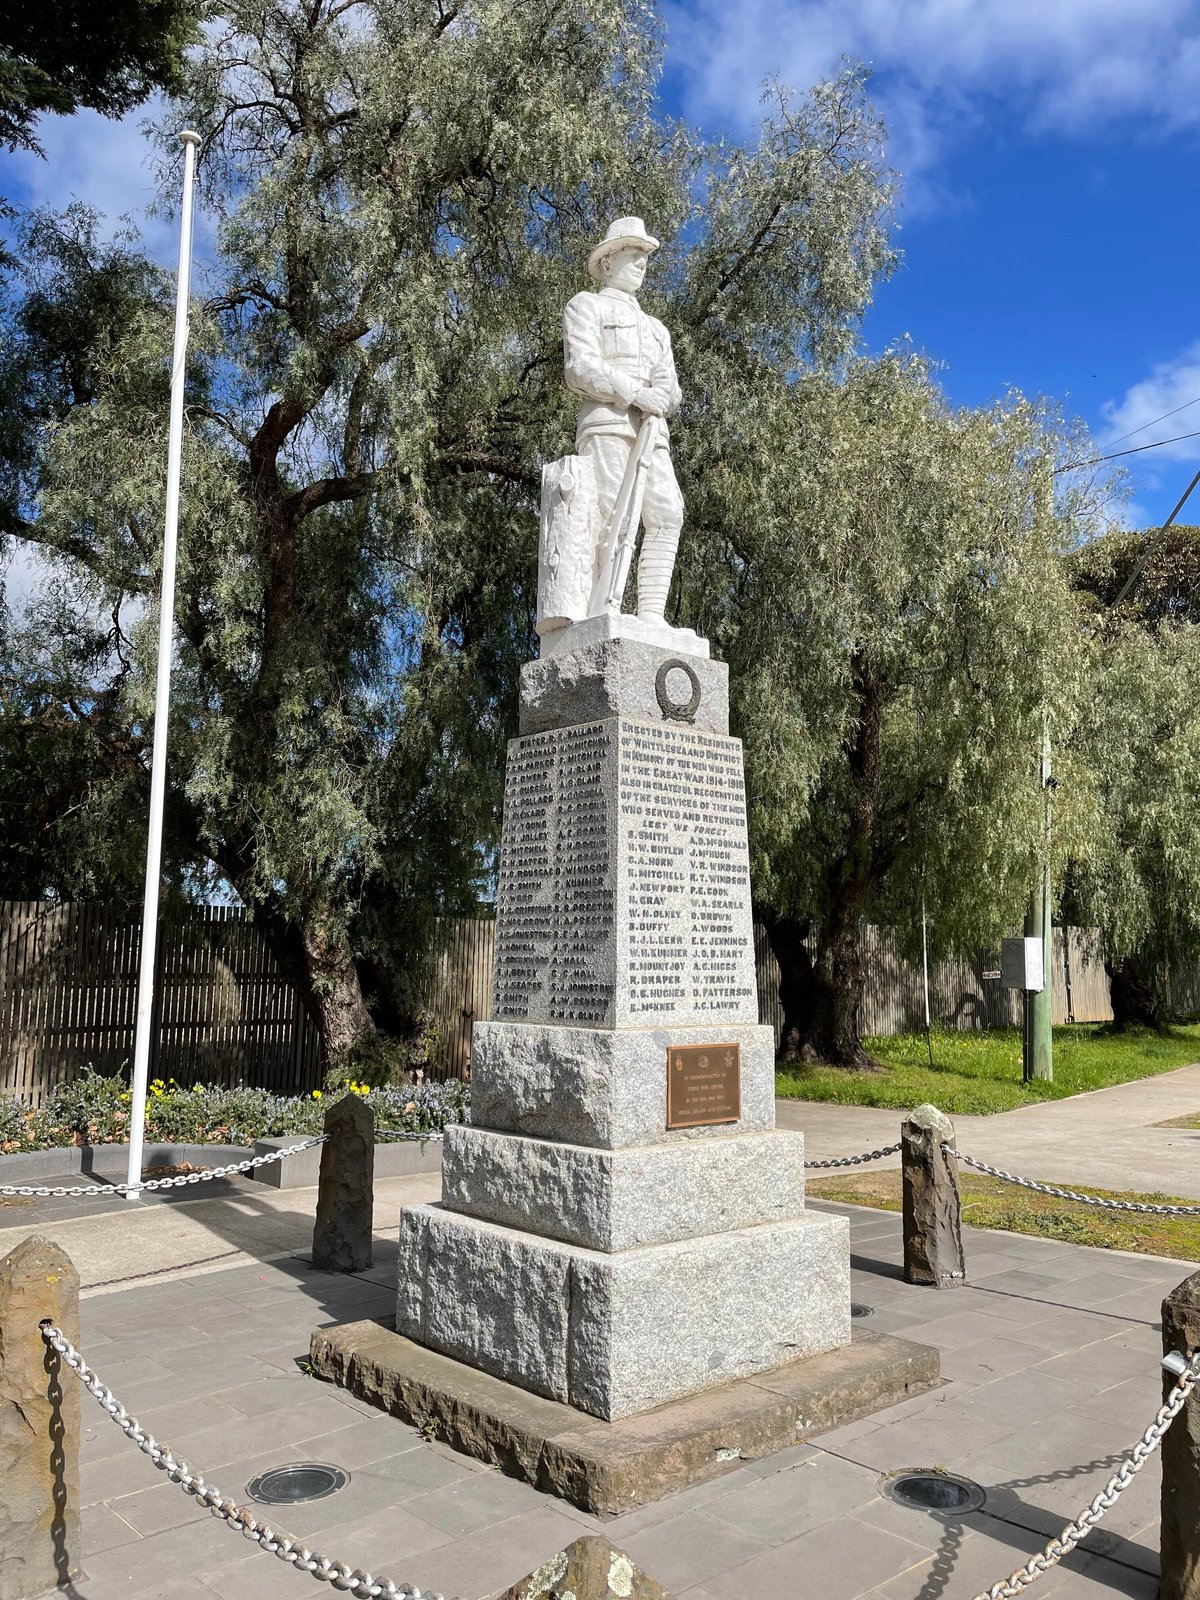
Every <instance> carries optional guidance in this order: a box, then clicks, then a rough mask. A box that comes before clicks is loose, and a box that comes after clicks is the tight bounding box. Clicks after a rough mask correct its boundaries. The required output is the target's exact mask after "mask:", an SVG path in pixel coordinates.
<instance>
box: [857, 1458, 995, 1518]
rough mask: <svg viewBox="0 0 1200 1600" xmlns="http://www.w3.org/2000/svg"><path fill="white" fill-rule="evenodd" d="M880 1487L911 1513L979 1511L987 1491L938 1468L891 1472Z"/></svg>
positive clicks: (910, 1468)
mask: <svg viewBox="0 0 1200 1600" xmlns="http://www.w3.org/2000/svg"><path fill="white" fill-rule="evenodd" d="M880 1488H881V1490H882V1491H883V1494H884V1495H885V1496H886V1498H887V1499H889V1500H894V1501H895V1502H896V1504H897V1505H901V1506H907V1507H908V1508H909V1510H910V1511H978V1509H979V1507H980V1506H981V1505H982V1504H983V1490H982V1489H981V1488H980V1487H979V1485H978V1484H977V1483H972V1482H971V1480H970V1478H959V1477H956V1476H955V1474H954V1473H952V1472H940V1471H939V1470H938V1469H937V1468H936V1467H908V1468H906V1469H905V1470H904V1471H903V1472H889V1473H888V1475H887V1476H886V1477H885V1478H883V1479H882V1480H881V1483H880Z"/></svg>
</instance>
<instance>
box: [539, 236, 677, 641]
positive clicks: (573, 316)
mask: <svg viewBox="0 0 1200 1600" xmlns="http://www.w3.org/2000/svg"><path fill="white" fill-rule="evenodd" d="M657 249H658V240H657V239H655V238H652V237H651V235H650V234H648V233H647V232H646V227H645V224H644V223H643V221H642V219H641V218H640V217H621V218H619V219H618V220H617V221H616V222H614V223H613V224H612V226H611V227H610V228H609V230H608V232H607V233H606V234H605V236H604V238H603V240H602V241H601V242H600V243H599V244H598V245H597V246H596V247H595V249H594V250H593V251H592V252H591V254H590V256H589V257H588V272H589V274H590V276H591V277H592V278H593V279H595V281H596V282H597V284H598V285H599V287H598V288H597V289H596V290H590V289H585V290H583V292H582V293H580V294H577V295H575V296H574V298H573V299H572V300H571V301H570V302H569V303H568V305H567V307H566V310H565V311H564V312H563V358H564V367H565V376H566V382H567V387H568V388H569V389H571V390H572V391H573V392H574V393H576V394H578V395H579V396H580V397H581V400H582V404H581V405H580V408H579V421H578V425H577V428H576V434H575V442H576V452H577V453H576V454H575V455H573V456H566V457H564V458H563V460H561V461H552V462H549V463H547V465H546V467H545V468H544V470H543V473H542V530H541V532H542V537H541V550H540V557H541V560H540V569H539V593H538V632H539V634H540V635H541V636H542V638H543V640H544V641H545V643H544V645H543V653H544V650H545V644H548V643H551V642H552V641H551V639H550V638H548V636H552V635H553V634H554V633H555V632H556V630H558V629H561V628H563V627H565V626H566V625H567V624H569V623H572V622H578V621H582V620H583V619H585V618H587V617H593V616H599V615H603V614H605V613H606V612H607V613H609V614H612V613H619V611H620V607H621V597H622V593H623V591H624V587H625V577H626V575H627V573H628V571H629V566H630V562H631V559H632V554H633V545H634V541H635V539H636V537H637V532H638V523H639V520H640V521H641V523H642V524H643V525H644V528H645V532H644V534H643V537H642V546H641V555H640V559H639V562H638V573H637V615H638V618H639V620H640V621H641V622H643V623H647V624H650V625H651V627H653V626H654V625H656V624H657V625H658V627H659V628H663V627H665V623H664V620H663V612H664V610H665V607H666V603H667V592H668V590H669V589H670V586H671V574H672V571H673V569H674V565H675V552H676V549H677V547H678V544H679V535H680V531H681V529H682V527H683V499H682V496H681V495H680V493H679V485H678V484H677V483H676V481H675V470H674V467H673V466H672V463H671V451H670V435H669V433H668V430H667V423H666V419H667V418H668V417H671V416H674V414H675V412H676V411H677V410H678V409H679V401H680V391H679V383H678V381H677V379H676V377H675V361H674V357H673V356H672V354H671V336H670V334H669V333H668V332H667V330H666V328H665V327H664V326H663V324H662V323H661V322H659V321H658V320H657V319H656V318H654V317H651V316H648V315H647V314H646V312H644V311H643V310H642V308H641V306H640V305H639V304H638V302H637V291H638V289H640V288H641V285H642V280H643V278H644V277H645V276H646V263H647V260H648V257H649V255H650V252H651V251H653V250H657ZM676 631H677V630H672V632H676ZM688 636H689V637H692V636H691V635H690V633H689V634H688Z"/></svg>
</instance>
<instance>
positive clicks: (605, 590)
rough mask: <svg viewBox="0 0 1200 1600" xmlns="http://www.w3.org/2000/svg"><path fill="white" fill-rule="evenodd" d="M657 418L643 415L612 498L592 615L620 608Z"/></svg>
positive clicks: (594, 590)
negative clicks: (603, 555)
mask: <svg viewBox="0 0 1200 1600" xmlns="http://www.w3.org/2000/svg"><path fill="white" fill-rule="evenodd" d="M658 422H659V419H658V418H657V417H655V416H648V417H643V419H642V424H641V427H640V428H639V429H638V436H637V438H636V440H635V441H634V445H633V449H632V450H631V451H630V452H629V462H628V464H627V466H626V468H625V476H624V477H623V478H622V479H621V487H620V489H618V491H617V498H616V499H615V500H614V501H613V508H612V516H611V517H610V519H609V532H608V550H607V553H606V555H605V558H604V569H603V571H602V572H601V574H600V578H599V580H598V582H597V584H596V586H595V588H594V589H593V590H592V603H591V605H590V606H589V607H588V615H589V616H593V617H594V616H597V615H598V614H599V612H600V611H601V610H604V611H620V609H621V598H622V596H623V595H624V593H625V583H626V580H627V579H628V577H629V567H630V564H631V562H632V561H633V551H634V546H635V545H636V544H637V536H638V525H639V524H640V522H641V520H642V501H643V499H644V498H645V494H646V469H647V467H648V466H649V465H650V456H651V453H652V451H653V450H654V447H655V446H656V445H657V443H658Z"/></svg>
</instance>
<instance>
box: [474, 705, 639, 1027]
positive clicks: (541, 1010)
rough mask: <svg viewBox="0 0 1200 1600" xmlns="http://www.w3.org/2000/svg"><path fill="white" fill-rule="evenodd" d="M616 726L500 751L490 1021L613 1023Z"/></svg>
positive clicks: (590, 726) (532, 739)
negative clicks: (503, 764)
mask: <svg viewBox="0 0 1200 1600" xmlns="http://www.w3.org/2000/svg"><path fill="white" fill-rule="evenodd" d="M615 741H616V724H615V723H614V722H611V721H607V722H593V723H585V724H583V725H582V726H581V727H576V728H561V729H556V730H554V731H553V732H550V733H539V734H529V735H526V737H524V738H522V739H514V740H513V741H512V743H511V744H510V745H509V747H508V768H507V772H506V775H505V782H504V825H503V829H502V832H501V839H500V868H499V873H498V880H497V886H496V953H495V967H494V977H495V988H494V998H493V1009H492V1014H493V1016H494V1017H496V1018H497V1019H498V1020H505V1019H507V1020H516V1021H522V1020H528V1021H531V1022H563V1023H569V1024H573V1025H574V1026H577V1027H579V1026H582V1027H596V1026H599V1025H601V1024H603V1023H605V1022H609V1021H611V1020H612V1011H613V987H614V978H615V970H614V965H615V959H616V950H615V939H614V915H615V905H614V901H615V896H614V891H613V861H612V845H613V842H614V835H615V794H614V788H615V768H616V760H615V755H616V742H615Z"/></svg>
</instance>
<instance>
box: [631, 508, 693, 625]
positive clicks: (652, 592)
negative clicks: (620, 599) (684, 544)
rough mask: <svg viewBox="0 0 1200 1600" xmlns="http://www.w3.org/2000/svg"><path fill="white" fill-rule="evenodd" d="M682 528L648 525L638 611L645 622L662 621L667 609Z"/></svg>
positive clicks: (644, 537)
mask: <svg viewBox="0 0 1200 1600" xmlns="http://www.w3.org/2000/svg"><path fill="white" fill-rule="evenodd" d="M681 531H682V530H681V529H680V528H647V529H646V531H645V533H644V534H643V535H642V553H641V556H640V558H639V560H638V577H637V614H638V616H639V618H640V619H641V620H642V621H643V622H662V620H663V613H664V612H665V611H666V609H667V594H668V592H669V591H670V588H671V574H672V573H673V572H674V570H675V552H676V550H677V549H678V548H679V535H680V533H681Z"/></svg>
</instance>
